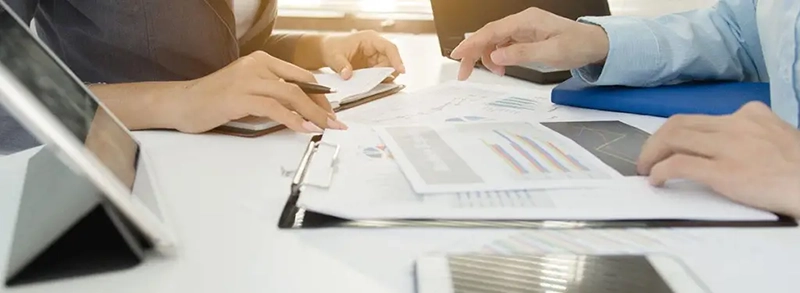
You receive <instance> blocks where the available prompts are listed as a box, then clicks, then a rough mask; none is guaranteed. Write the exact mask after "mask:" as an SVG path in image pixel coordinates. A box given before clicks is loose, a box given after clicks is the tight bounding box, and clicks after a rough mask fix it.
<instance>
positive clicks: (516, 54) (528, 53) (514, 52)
mask: <svg viewBox="0 0 800 293" xmlns="http://www.w3.org/2000/svg"><path fill="white" fill-rule="evenodd" d="M558 42H559V39H558V38H552V39H548V40H545V41H542V42H534V43H516V44H511V45H508V46H504V47H500V48H498V49H497V50H494V51H493V52H492V53H491V59H492V62H494V63H496V64H497V65H499V66H512V65H519V64H523V63H528V62H538V63H543V64H546V65H549V66H557V65H560V63H563V62H564V55H563V54H564V53H563V52H561V50H559V48H558Z"/></svg>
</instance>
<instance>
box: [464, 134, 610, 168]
mask: <svg viewBox="0 0 800 293" xmlns="http://www.w3.org/2000/svg"><path fill="white" fill-rule="evenodd" d="M488 125H489V126H492V125H493V126H494V127H485V126H482V125H479V124H471V125H469V126H468V129H465V130H462V131H463V132H462V133H464V135H465V137H474V138H475V139H478V140H480V142H481V144H482V145H483V147H484V148H485V149H486V150H487V151H488V152H490V153H491V154H492V156H489V157H485V158H484V159H485V160H489V161H494V162H501V163H502V165H503V166H504V169H505V171H506V172H505V173H508V172H511V173H513V174H514V175H516V176H517V178H527V179H601V178H607V177H608V176H607V175H606V174H604V173H602V172H595V171H594V170H592V169H591V168H589V166H588V165H589V164H590V163H584V162H583V161H582V160H581V159H579V158H578V155H576V154H575V151H570V150H567V149H566V148H565V147H563V144H561V143H559V142H557V139H556V137H554V136H552V135H547V134H545V133H543V132H542V131H539V130H537V129H536V128H533V127H521V126H512V125H513V124H510V123H496V124H488ZM577 151H584V150H582V149H578V150H577ZM473 153H475V154H481V152H473ZM484 153H485V152H484Z"/></svg>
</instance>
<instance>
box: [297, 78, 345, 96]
mask: <svg viewBox="0 0 800 293" xmlns="http://www.w3.org/2000/svg"><path fill="white" fill-rule="evenodd" d="M286 82H288V83H292V84H296V85H297V86H299V87H300V89H301V90H303V92H304V93H307V94H332V93H335V92H336V90H335V89H332V88H329V87H327V86H324V85H319V84H314V83H307V82H302V81H294V80H287V81H286Z"/></svg>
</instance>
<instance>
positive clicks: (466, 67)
mask: <svg viewBox="0 0 800 293" xmlns="http://www.w3.org/2000/svg"><path fill="white" fill-rule="evenodd" d="M476 61H477V60H476V59H472V58H464V59H461V65H460V67H459V69H458V80H466V79H467V78H469V76H470V75H472V70H474V68H475V62H476Z"/></svg>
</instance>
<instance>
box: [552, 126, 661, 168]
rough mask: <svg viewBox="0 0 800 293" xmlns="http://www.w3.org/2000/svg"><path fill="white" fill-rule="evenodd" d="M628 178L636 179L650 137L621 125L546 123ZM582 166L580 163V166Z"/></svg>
mask: <svg viewBox="0 0 800 293" xmlns="http://www.w3.org/2000/svg"><path fill="white" fill-rule="evenodd" d="M542 125H544V126H545V127H548V128H550V129H552V130H553V131H556V132H558V133H560V134H561V135H564V136H566V137H568V138H569V139H571V140H573V141H574V142H576V143H578V144H579V145H580V146H582V147H583V148H585V149H586V150H588V151H590V152H591V153H592V154H593V155H594V156H596V157H597V158H598V159H600V160H601V161H603V162H604V163H606V164H607V165H609V166H611V167H612V168H614V169H615V170H617V172H619V173H620V174H622V175H625V176H636V175H638V172H637V171H636V161H637V160H638V158H639V154H640V153H641V149H642V145H644V142H645V141H646V140H647V138H648V137H650V134H648V133H647V132H644V131H642V130H640V129H638V128H636V127H633V126H630V125H628V124H625V123H622V122H620V121H586V122H546V123H542ZM578 163H580V162H578Z"/></svg>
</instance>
